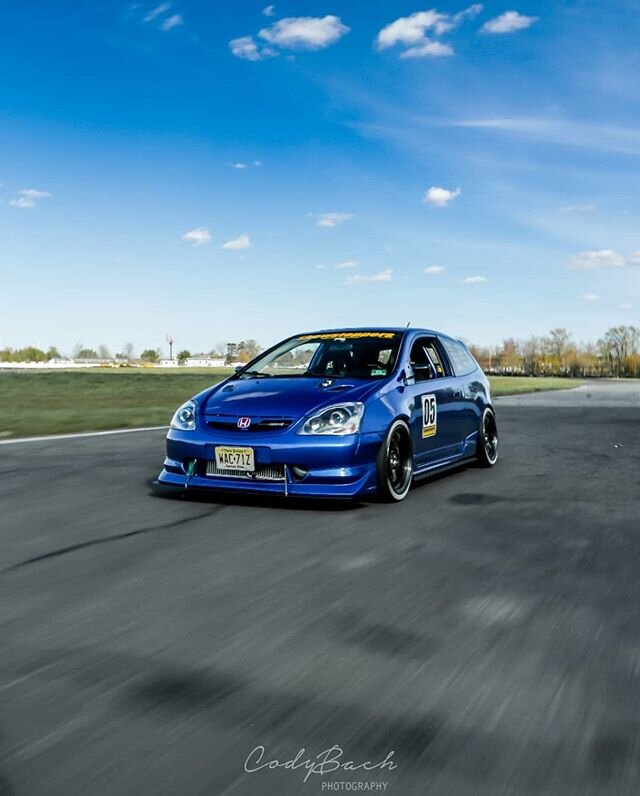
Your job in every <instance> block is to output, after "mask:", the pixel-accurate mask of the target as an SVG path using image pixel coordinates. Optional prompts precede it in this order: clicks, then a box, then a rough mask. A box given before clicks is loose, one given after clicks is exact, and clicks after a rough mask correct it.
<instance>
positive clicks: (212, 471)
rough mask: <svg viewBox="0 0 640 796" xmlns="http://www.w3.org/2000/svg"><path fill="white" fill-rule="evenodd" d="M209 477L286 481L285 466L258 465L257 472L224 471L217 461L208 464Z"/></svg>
mask: <svg viewBox="0 0 640 796" xmlns="http://www.w3.org/2000/svg"><path fill="white" fill-rule="evenodd" d="M207 475H212V476H215V477H216V478H243V479H245V480H247V481H284V464H256V469H255V472H253V473H247V472H245V471H244V470H223V469H220V468H219V467H218V465H217V464H216V463H215V461H208V462H207Z"/></svg>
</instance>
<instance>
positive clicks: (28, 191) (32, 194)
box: [18, 188, 51, 199]
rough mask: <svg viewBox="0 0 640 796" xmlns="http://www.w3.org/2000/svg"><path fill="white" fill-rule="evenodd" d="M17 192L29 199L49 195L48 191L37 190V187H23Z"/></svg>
mask: <svg viewBox="0 0 640 796" xmlns="http://www.w3.org/2000/svg"><path fill="white" fill-rule="evenodd" d="M18 193H20V194H22V195H23V196H27V197H29V199H48V198H49V197H50V196H51V194H50V193H49V191H39V190H37V188H23V189H22V190H21V191H18Z"/></svg>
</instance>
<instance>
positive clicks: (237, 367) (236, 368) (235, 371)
mask: <svg viewBox="0 0 640 796" xmlns="http://www.w3.org/2000/svg"><path fill="white" fill-rule="evenodd" d="M243 367H244V365H236V366H235V367H234V368H233V370H234V373H240V371H241V370H242V368H243Z"/></svg>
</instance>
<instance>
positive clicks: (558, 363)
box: [0, 326, 640, 377]
mask: <svg viewBox="0 0 640 796" xmlns="http://www.w3.org/2000/svg"><path fill="white" fill-rule="evenodd" d="M470 349H471V352H472V353H473V355H474V356H475V358H476V359H477V360H478V362H479V363H480V365H481V367H482V368H483V370H485V371H487V372H488V373H497V374H522V375H526V376H594V377H597V376H619V377H638V376H640V328H638V327H636V326H614V327H612V328H611V329H608V330H607V331H606V333H605V334H604V336H603V337H602V338H601V339H600V340H597V341H596V342H595V343H591V342H588V343H577V342H575V341H574V340H573V338H572V335H571V333H570V332H568V331H567V330H566V329H563V328H557V329H552V330H551V331H550V332H549V334H548V335H546V336H543V337H535V336H533V337H530V338H528V339H527V340H515V339H513V338H511V337H510V338H507V339H506V340H504V341H503V342H502V344H501V345H500V346H494V347H482V346H476V345H473V344H472V345H470ZM261 351H262V348H261V346H260V345H259V343H258V342H256V340H253V339H248V340H242V341H240V342H239V343H217V344H216V345H215V346H214V347H213V348H212V349H211V350H210V351H209V352H207V353H204V354H198V355H197V356H203V357H210V358H221V359H224V360H225V362H226V363H227V364H230V363H231V362H249V361H250V360H251V359H253V358H254V357H255V356H257V355H258V354H259V353H260V352H261ZM191 356H192V354H191V352H190V351H187V350H186V349H185V350H183V351H180V352H179V353H178V354H177V356H176V360H177V362H178V364H181V365H183V364H184V363H185V362H186V360H187V359H189V358H190V357H191ZM63 358H64V357H62V355H61V354H60V352H59V350H58V349H57V348H56V347H55V346H50V347H49V348H48V349H46V350H44V349H41V348H37V347H35V346H26V347H25V348H18V349H13V348H4V349H0V362H49V361H50V360H52V359H58V360H59V359H63ZM72 358H73V359H74V360H76V361H77V360H80V361H82V360H85V361H96V360H97V361H116V362H128V363H135V362H144V363H150V364H153V363H155V362H159V361H160V359H161V358H162V353H161V351H160V349H159V348H156V349H152V348H147V349H145V350H144V351H142V353H141V354H140V356H139V357H138V356H136V352H135V349H134V346H133V344H132V343H127V344H126V345H125V346H123V348H122V351H119V352H118V353H116V354H114V355H112V354H111V352H110V351H109V349H108V348H107V347H106V346H104V345H100V346H98V347H97V349H94V348H88V347H86V346H84V345H82V344H80V343H78V344H77V345H76V346H75V347H74V349H73V354H72ZM292 360H293V357H292Z"/></svg>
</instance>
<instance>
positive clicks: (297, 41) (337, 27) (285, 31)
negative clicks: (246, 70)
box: [258, 14, 350, 50]
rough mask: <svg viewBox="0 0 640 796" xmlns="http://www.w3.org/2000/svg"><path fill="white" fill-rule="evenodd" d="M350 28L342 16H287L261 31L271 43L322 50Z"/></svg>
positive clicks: (297, 48) (262, 37)
mask: <svg viewBox="0 0 640 796" xmlns="http://www.w3.org/2000/svg"><path fill="white" fill-rule="evenodd" d="M349 31H350V28H348V27H347V26H346V25H343V23H342V21H341V19H340V17H336V16H333V15H331V14H329V15H327V16H326V17H286V18H285V19H279V20H278V21H277V22H275V23H274V24H273V25H271V26H270V27H268V28H263V29H262V30H261V31H260V32H259V33H258V36H260V38H261V39H264V40H265V41H267V42H269V44H274V45H277V46H278V47H282V48H283V49H289V50H322V49H323V48H325V47H329V45H331V44H334V43H335V42H337V41H338V40H339V39H341V38H342V37H343V36H344V35H345V34H347V33H349Z"/></svg>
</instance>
